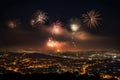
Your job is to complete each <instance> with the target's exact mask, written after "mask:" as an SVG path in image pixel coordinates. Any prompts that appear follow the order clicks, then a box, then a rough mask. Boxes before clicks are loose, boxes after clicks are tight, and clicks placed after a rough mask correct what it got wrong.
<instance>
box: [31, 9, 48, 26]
mask: <svg viewBox="0 0 120 80" xmlns="http://www.w3.org/2000/svg"><path fill="white" fill-rule="evenodd" d="M45 21H47V16H46V13H45V12H43V11H37V12H35V13H34V14H33V16H32V19H31V25H32V26H33V25H35V24H44V23H45Z"/></svg>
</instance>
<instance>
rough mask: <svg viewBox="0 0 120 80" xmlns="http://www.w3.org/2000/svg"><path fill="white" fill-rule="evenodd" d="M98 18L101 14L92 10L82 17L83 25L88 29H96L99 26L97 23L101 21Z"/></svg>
mask: <svg viewBox="0 0 120 80" xmlns="http://www.w3.org/2000/svg"><path fill="white" fill-rule="evenodd" d="M100 16H101V14H100V13H99V11H97V12H96V11H94V10H91V11H89V12H87V13H86V14H83V15H82V18H83V23H84V24H85V25H87V26H88V27H89V28H96V26H98V25H99V24H100V22H99V21H100V20H101V17H100Z"/></svg>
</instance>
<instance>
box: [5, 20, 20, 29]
mask: <svg viewBox="0 0 120 80" xmlns="http://www.w3.org/2000/svg"><path fill="white" fill-rule="evenodd" d="M19 25H20V21H19V20H9V21H7V26H8V27H9V28H11V29H13V28H15V27H17V26H19Z"/></svg>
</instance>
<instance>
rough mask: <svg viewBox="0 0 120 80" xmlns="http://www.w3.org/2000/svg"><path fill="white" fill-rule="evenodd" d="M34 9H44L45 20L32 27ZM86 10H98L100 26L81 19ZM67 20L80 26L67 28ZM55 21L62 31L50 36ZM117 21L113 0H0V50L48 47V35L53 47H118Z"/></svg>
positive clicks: (118, 13)
mask: <svg viewBox="0 0 120 80" xmlns="http://www.w3.org/2000/svg"><path fill="white" fill-rule="evenodd" d="M38 10H42V11H44V12H45V13H46V15H47V16H48V19H47V20H46V21H45V23H44V24H42V25H37V26H35V27H33V26H31V25H30V21H31V18H32V16H33V14H34V13H35V12H36V11H38ZM90 10H94V11H99V13H100V17H101V18H102V20H101V21H100V25H98V26H97V27H96V28H92V29H90V28H88V27H87V26H85V25H84V24H83V23H82V19H81V15H82V14H84V13H86V12H88V11H90ZM75 19H78V20H77V21H78V22H76V21H75ZM71 20H72V22H74V21H75V22H76V23H78V24H79V25H80V30H79V31H77V32H74V33H73V31H71V29H70V23H71ZM8 21H15V22H16V27H15V28H10V27H9V26H8ZM56 21H59V22H60V24H61V30H62V31H63V32H62V33H61V34H59V35H58V34H56V35H52V33H51V32H50V30H51V27H52V24H53V23H55V22H56ZM79 21H81V22H79ZM119 21H120V9H119V1H117V0H116V1H115V0H78V1H76V0H56V1H55V0H0V49H8V50H12V49H13V50H16V49H32V50H42V49H43V50H49V49H51V48H50V46H46V44H47V41H48V40H49V38H51V36H52V38H53V39H54V40H55V41H56V45H57V47H56V46H54V47H55V48H54V49H65V50H69V49H88V48H90V49H92V48H97V49H99V48H103V49H104V48H120V43H119V41H120V22H119ZM71 37H74V39H73V38H72V39H71ZM72 43H75V45H76V46H77V47H74V45H73V44H72ZM58 46H59V47H58Z"/></svg>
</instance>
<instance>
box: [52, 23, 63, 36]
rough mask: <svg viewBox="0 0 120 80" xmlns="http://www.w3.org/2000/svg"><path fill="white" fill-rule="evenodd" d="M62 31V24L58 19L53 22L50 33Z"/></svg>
mask: <svg viewBox="0 0 120 80" xmlns="http://www.w3.org/2000/svg"><path fill="white" fill-rule="evenodd" d="M62 32H63V29H62V24H61V22H60V21H56V22H55V23H53V27H52V34H61V33H62Z"/></svg>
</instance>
